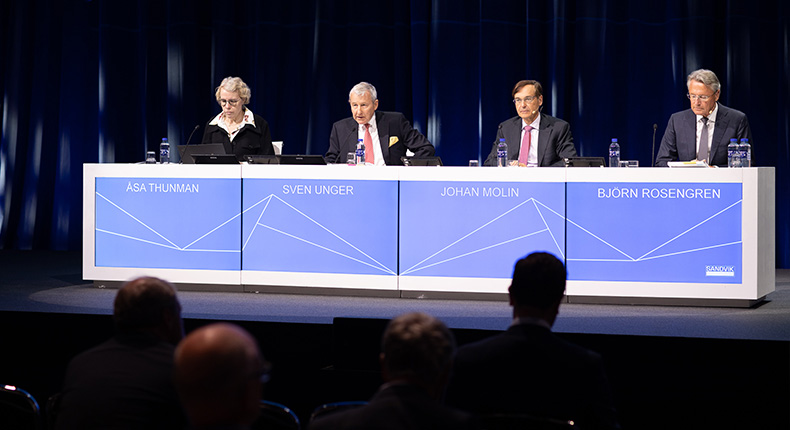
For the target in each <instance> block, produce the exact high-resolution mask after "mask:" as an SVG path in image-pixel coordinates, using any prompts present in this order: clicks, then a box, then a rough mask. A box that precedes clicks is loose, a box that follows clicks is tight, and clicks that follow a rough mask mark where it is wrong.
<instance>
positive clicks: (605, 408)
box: [446, 252, 618, 429]
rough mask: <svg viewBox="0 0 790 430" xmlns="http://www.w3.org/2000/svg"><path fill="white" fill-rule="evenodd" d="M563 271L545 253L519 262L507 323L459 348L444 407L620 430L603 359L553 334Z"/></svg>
mask: <svg viewBox="0 0 790 430" xmlns="http://www.w3.org/2000/svg"><path fill="white" fill-rule="evenodd" d="M565 278H566V271H565V266H564V265H563V264H562V262H561V261H560V260H558V259H557V258H556V257H554V256H553V255H551V254H548V253H545V252H536V253H532V254H530V255H528V256H527V257H526V258H523V259H521V260H519V261H518V262H517V263H516V267H515V269H514V270H513V281H512V283H511V284H510V288H509V290H508V293H509V295H510V304H511V306H513V318H514V320H513V323H512V324H511V326H510V328H508V330H507V331H506V332H504V333H502V334H498V335H496V336H493V337H490V338H487V339H484V340H482V341H479V342H476V343H472V344H468V345H465V346H462V347H461V348H459V349H458V353H457V354H456V358H455V363H454V364H453V373H452V375H451V377H450V382H449V384H448V386H447V398H446V400H447V403H448V404H449V405H450V406H454V407H457V408H459V409H462V410H465V411H469V412H474V413H477V414H481V415H490V414H497V413H498V414H526V415H532V416H539V417H544V418H551V419H558V420H572V421H574V422H575V423H577V424H578V425H579V427H580V428H585V429H614V428H618V424H617V419H616V417H615V411H614V407H613V405H612V398H611V395H610V392H609V385H608V381H607V378H606V374H605V372H604V366H603V363H602V360H601V356H600V355H598V354H597V353H595V352H593V351H589V350H587V349H584V348H582V347H579V346H577V345H574V344H572V343H570V342H567V341H565V340H563V339H561V338H560V337H558V336H556V335H554V334H553V333H552V332H551V326H552V325H553V324H554V320H555V319H556V318H557V314H558V313H559V308H560V302H561V301H562V299H563V297H564V295H565Z"/></svg>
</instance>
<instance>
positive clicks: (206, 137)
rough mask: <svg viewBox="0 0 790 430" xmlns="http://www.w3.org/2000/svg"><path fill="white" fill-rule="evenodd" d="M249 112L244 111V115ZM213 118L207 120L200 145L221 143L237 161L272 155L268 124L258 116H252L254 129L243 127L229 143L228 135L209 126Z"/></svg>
mask: <svg viewBox="0 0 790 430" xmlns="http://www.w3.org/2000/svg"><path fill="white" fill-rule="evenodd" d="M249 112H250V111H249V110H247V109H245V112H244V113H245V114H247V113H249ZM213 119H214V118H211V120H209V123H208V124H206V128H205V129H204V130H203V140H202V141H201V143H221V144H222V145H223V146H225V153H226V154H233V155H235V156H236V158H237V159H238V160H239V161H242V160H244V156H245V155H274V147H273V146H272V135H271V133H270V132H269V123H268V122H266V120H265V119H263V117H262V116H260V115H255V114H253V121H254V122H255V127H253V126H252V125H250V124H247V125H245V126H244V127H243V128H242V129H241V130H239V132H238V133H237V134H236V137H234V138H233V141H232V142H231V140H230V138H229V137H228V133H227V132H226V131H225V130H224V129H222V128H220V126H218V125H209V124H210V123H211V121H212V120H213Z"/></svg>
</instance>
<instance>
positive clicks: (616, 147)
mask: <svg viewBox="0 0 790 430" xmlns="http://www.w3.org/2000/svg"><path fill="white" fill-rule="evenodd" d="M609 167H620V144H619V143H617V139H612V143H611V144H610V145H609Z"/></svg>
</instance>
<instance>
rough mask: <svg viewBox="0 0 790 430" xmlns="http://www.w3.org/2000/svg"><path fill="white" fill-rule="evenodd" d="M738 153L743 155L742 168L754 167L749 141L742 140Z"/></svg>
mask: <svg viewBox="0 0 790 430" xmlns="http://www.w3.org/2000/svg"><path fill="white" fill-rule="evenodd" d="M738 152H740V153H741V167H752V145H750V144H749V139H747V138H745V137H744V138H743V139H741V144H740V145H738Z"/></svg>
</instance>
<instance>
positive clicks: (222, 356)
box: [175, 323, 270, 430]
mask: <svg viewBox="0 0 790 430" xmlns="http://www.w3.org/2000/svg"><path fill="white" fill-rule="evenodd" d="M269 367H270V366H269V364H268V363H267V362H266V361H265V360H264V358H263V355H262V354H261V352H260V350H259V349H258V345H257V343H256V341H255V339H254V338H253V337H252V336H251V335H250V334H249V333H248V332H247V331H245V330H244V329H242V328H241V327H238V326H236V325H233V324H228V323H215V324H210V325H207V326H204V327H201V328H199V329H197V330H195V331H193V332H192V333H190V334H189V335H188V336H187V337H185V338H184V340H183V341H182V342H181V343H180V344H179V345H178V347H177V348H176V353H175V383H176V389H177V390H178V394H179V396H180V398H181V402H182V405H183V407H184V410H185V411H186V414H187V417H188V419H189V423H190V428H191V429H195V430H202V429H245V428H249V426H250V424H252V423H253V422H254V421H255V419H256V418H257V417H258V414H259V411H260V401H261V396H262V392H261V391H262V388H263V382H264V380H265V379H266V378H267V377H268V370H269Z"/></svg>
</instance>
